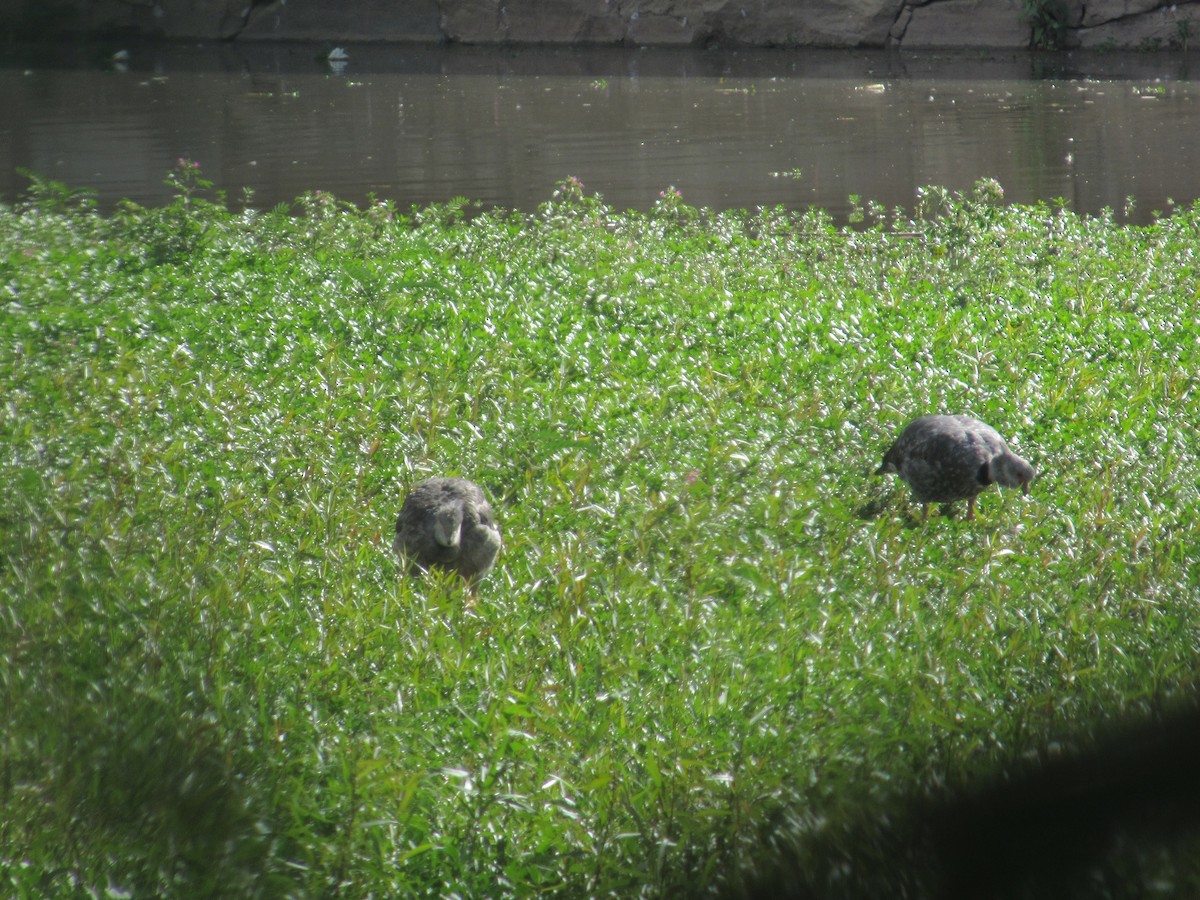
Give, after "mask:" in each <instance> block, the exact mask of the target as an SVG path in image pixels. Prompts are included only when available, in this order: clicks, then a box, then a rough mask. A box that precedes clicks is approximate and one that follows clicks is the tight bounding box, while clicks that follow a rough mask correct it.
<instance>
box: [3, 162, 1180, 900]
mask: <svg viewBox="0 0 1200 900" xmlns="http://www.w3.org/2000/svg"><path fill="white" fill-rule="evenodd" d="M170 177H171V181H172V183H173V184H174V186H175V188H176V200H175V201H174V202H173V203H172V204H170V205H168V206H166V207H164V208H160V209H144V208H140V207H137V206H135V205H132V204H125V205H123V206H122V207H121V208H119V209H117V210H116V211H114V212H113V213H111V214H108V215H101V214H99V213H98V212H97V211H96V210H95V209H94V207H93V205H92V203H91V202H90V200H89V199H88V197H87V195H86V194H77V193H72V192H70V191H68V190H67V189H65V188H63V187H62V186H61V185H57V184H54V183H52V182H46V181H43V180H41V179H36V178H35V179H34V180H33V185H32V188H31V191H30V194H29V197H28V198H27V199H26V200H24V201H22V202H20V203H18V204H15V205H13V206H9V207H0V290H2V292H3V299H2V302H3V303H4V306H5V310H4V314H3V315H2V316H0V397H2V398H3V403H2V404H0V450H2V455H0V648H2V650H3V656H4V660H5V664H4V666H3V669H0V704H2V707H3V710H4V717H5V719H6V720H7V722H8V723H9V724H8V727H7V728H5V729H4V730H3V733H2V734H0V800H2V804H3V808H4V809H5V811H6V812H5V815H4V817H3V819H2V820H0V885H3V890H4V892H5V893H6V894H15V895H17V896H31V897H32V896H61V897H74V896H101V895H106V892H107V895H108V896H148V895H155V896H179V897H199V896H231V895H238V896H266V897H275V896H297V897H299V896H312V897H318V896H320V897H367V896H460V897H483V896H492V897H494V896H505V895H510V896H530V895H536V894H542V895H548V896H564V897H579V896H622V897H625V896H646V897H677V896H699V895H704V894H716V893H720V892H723V891H725V892H728V891H731V890H736V885H737V884H738V882H739V879H740V878H741V876H742V874H743V873H745V872H747V871H752V870H754V869H755V868H756V867H760V866H762V865H764V863H763V860H764V859H765V858H767V856H768V855H769V853H770V851H771V850H772V848H773V847H777V846H785V845H786V846H787V847H788V848H790V849H789V852H790V853H791V854H792V855H793V858H794V860H795V866H796V870H797V872H798V873H799V874H798V876H797V877H798V878H800V880H801V881H803V882H804V883H806V884H809V885H811V886H813V889H814V890H816V891H817V892H818V893H822V894H824V895H828V896H836V895H839V894H840V893H844V894H847V895H849V894H851V893H853V891H854V890H855V889H856V885H858V884H859V882H860V881H861V882H869V883H872V884H875V883H877V882H875V881H873V880H872V879H878V878H882V879H884V880H885V881H887V882H888V883H889V884H891V885H892V887H893V888H894V889H895V891H897V892H899V891H901V890H909V891H916V892H917V894H918V895H919V894H920V891H921V885H922V884H923V883H924V882H923V881H922V879H925V878H928V877H930V876H929V873H922V872H919V871H918V872H915V873H911V872H910V873H905V872H903V871H898V870H889V871H882V872H881V869H880V866H881V865H882V864H881V862H880V860H882V859H884V858H885V857H886V853H885V851H884V850H881V849H880V848H879V847H877V846H874V845H872V844H871V843H870V841H867V842H865V843H864V842H863V841H861V840H860V839H859V837H856V835H859V836H860V832H861V831H862V829H863V827H865V823H869V822H871V821H874V820H875V819H876V818H878V817H881V816H882V815H883V813H882V812H881V811H886V810H889V809H893V808H895V806H894V805H895V804H896V803H900V802H903V801H904V799H905V798H911V797H915V796H924V795H926V794H928V793H930V792H936V791H938V790H940V789H941V788H940V786H941V785H944V784H964V783H968V782H970V781H971V780H972V779H974V778H976V777H978V776H980V775H982V774H985V773H989V772H992V771H994V770H995V769H996V767H997V766H1003V765H1005V764H1007V763H1008V762H1011V761H1012V759H1013V758H1014V754H1018V755H1019V753H1020V752H1021V751H1023V750H1026V749H1029V748H1036V747H1040V746H1043V745H1044V744H1045V743H1046V742H1048V741H1051V740H1054V739H1057V738H1061V737H1062V736H1063V735H1069V736H1071V739H1073V740H1074V739H1078V740H1086V737H1087V735H1088V734H1090V733H1092V732H1093V731H1094V730H1095V729H1096V728H1097V727H1099V725H1098V723H1101V722H1103V721H1105V720H1107V719H1111V718H1113V717H1120V716H1131V715H1132V716H1139V715H1140V716H1152V715H1155V714H1157V713H1159V712H1161V711H1162V710H1166V709H1169V708H1171V707H1172V706H1173V705H1174V704H1177V703H1179V702H1181V701H1183V700H1185V699H1186V698H1188V697H1190V696H1191V694H1192V692H1193V690H1194V689H1195V687H1196V686H1197V677H1198V673H1200V657H1198V656H1197V652H1196V648H1197V646H1198V645H1200V603H1198V602H1197V601H1198V600H1200V588H1198V586H1197V585H1198V584H1200V562H1198V560H1200V557H1198V556H1197V552H1196V548H1197V546H1200V525H1198V524H1197V523H1200V431H1198V430H1197V419H1196V410H1197V408H1198V406H1197V403H1198V398H1197V392H1198V388H1200V381H1198V376H1197V373H1198V372H1200V340H1198V339H1197V334H1200V208H1198V207H1192V208H1189V209H1181V210H1178V211H1176V212H1175V213H1174V214H1173V215H1171V216H1169V217H1164V218H1160V219H1158V220H1157V221H1156V222H1155V223H1154V224H1152V225H1149V226H1145V227H1130V226H1123V225H1120V224H1118V223H1117V222H1115V221H1114V219H1113V217H1112V216H1109V215H1106V216H1101V217H1096V218H1086V217H1081V216H1077V215H1075V214H1074V213H1072V212H1070V211H1069V210H1065V209H1062V208H1059V207H1058V206H1055V205H1037V206H1029V207H1025V206H1004V205H1003V204H1002V203H1001V202H1000V191H999V187H998V186H997V185H995V184H994V183H990V182H983V183H981V184H980V185H979V186H978V187H977V189H976V190H975V191H973V192H971V193H969V194H966V195H949V194H947V193H946V192H944V191H940V190H930V191H927V192H925V193H924V194H923V196H922V198H921V200H920V202H919V204H918V206H917V208H916V209H915V210H914V211H912V212H911V213H901V212H899V211H886V210H882V209H879V208H878V207H875V206H871V205H868V206H867V207H866V208H864V209H863V210H861V211H860V215H859V217H858V218H859V219H860V221H859V222H858V224H857V225H856V227H855V228H853V229H850V228H838V227H835V226H834V225H833V223H832V222H831V221H830V219H829V218H828V217H827V216H826V215H825V214H823V213H822V212H821V211H819V210H813V211H809V212H806V213H791V212H786V211H784V210H782V209H772V210H761V211H754V212H731V213H720V214H717V213H714V212H711V211H707V210H700V209H695V208H692V207H689V206H688V205H687V204H686V203H685V202H684V200H683V198H682V197H680V196H679V195H678V193H677V192H675V191H673V190H666V191H664V192H663V194H662V195H661V197H660V198H659V201H658V203H657V205H656V206H655V208H654V209H653V210H652V211H651V212H649V213H647V214H639V213H633V212H628V213H621V212H617V211H614V210H612V209H610V208H608V207H607V206H606V205H605V204H604V202H603V200H602V198H600V197H598V196H595V195H589V194H587V193H586V192H585V191H584V189H583V187H582V185H580V184H579V183H578V182H576V181H574V180H571V179H568V180H567V181H565V182H563V183H562V185H561V186H560V188H559V190H558V191H556V193H555V195H554V197H553V198H551V199H550V200H549V201H548V202H547V203H545V204H544V205H543V206H542V208H541V209H540V210H539V211H538V212H537V213H536V214H533V215H519V214H516V213H510V212H504V211H493V212H484V213H482V214H476V215H471V216H468V215H465V213H466V212H467V210H468V208H469V206H468V205H467V204H466V203H465V202H463V201H459V202H455V203H452V204H447V205H445V206H438V207H431V208H428V209H422V210H413V211H412V212H411V213H410V214H408V215H400V214H398V213H397V212H396V210H394V209H393V208H392V207H390V206H389V205H388V204H385V203H378V204H373V205H371V206H369V207H368V208H366V209H356V208H353V207H351V206H348V205H346V204H344V203H341V202H339V201H338V200H336V198H333V197H331V196H329V195H327V194H320V193H314V194H310V195H306V196H305V197H303V198H300V199H299V200H298V201H297V202H296V204H295V205H294V206H293V207H292V208H287V209H284V208H281V209H276V210H272V211H253V210H248V211H245V212H240V213H239V212H233V211H230V210H229V209H228V208H227V207H226V205H225V204H224V203H223V202H222V201H221V200H220V198H217V199H215V200H214V199H212V194H211V193H210V191H209V190H208V188H209V185H208V184H207V182H205V180H204V179H203V178H202V176H201V175H200V173H199V172H198V171H197V170H196V169H195V168H194V167H193V166H192V165H191V164H186V163H181V166H180V167H179V169H177V170H176V171H175V172H173V173H172V174H171V176H170ZM935 410H936V411H964V412H969V413H972V414H975V415H977V416H979V417H980V418H983V419H985V420H986V421H988V422H990V423H991V424H993V425H994V426H996V427H997V428H998V429H999V430H1000V431H1001V432H1002V433H1003V434H1005V435H1006V436H1008V437H1009V438H1010V443H1011V445H1012V446H1013V448H1014V450H1016V452H1018V453H1020V454H1021V455H1023V456H1025V457H1026V458H1028V459H1030V460H1031V461H1032V462H1033V463H1034V465H1035V466H1036V467H1037V468H1038V469H1039V472H1040V477H1039V478H1038V480H1037V481H1036V482H1035V484H1034V486H1033V492H1032V497H1031V498H1023V497H1021V496H1019V494H1018V493H1016V492H1010V493H1006V494H1001V493H999V492H996V491H992V492H990V493H988V494H985V495H984V496H983V497H982V498H981V502H980V508H979V520H978V521H975V522H965V521H963V520H962V509H961V508H960V509H957V510H956V509H950V510H946V511H944V512H946V513H948V515H931V516H930V520H929V522H928V524H927V525H926V526H925V527H917V526H916V523H915V518H914V516H913V506H912V505H911V504H910V502H909V499H908V497H907V496H906V492H905V491H904V489H903V486H902V485H899V484H897V483H895V482H893V481H891V480H883V479H877V478H873V477H871V475H870V473H871V471H872V470H873V469H874V467H875V466H877V465H878V462H879V459H880V458H881V454H882V452H883V450H884V449H885V447H886V446H887V444H888V442H889V440H890V439H891V438H892V437H893V436H894V435H895V434H896V432H897V431H898V429H899V428H901V427H902V426H903V425H904V424H905V422H906V421H907V420H909V419H910V418H912V417H914V416H915V415H918V414H920V413H924V412H929V411H935ZM433 474H465V475H468V476H470V477H472V478H474V479H475V480H477V481H479V482H480V483H481V484H482V485H483V486H484V488H485V490H486V491H487V492H488V493H489V495H490V496H491V497H492V499H493V502H494V505H495V506H496V508H497V513H498V516H499V518H500V521H501V524H502V527H503V529H504V534H505V548H504V550H503V553H502V555H501V558H500V562H499V564H498V566H497V568H496V570H494V571H493V573H492V574H491V575H490V576H489V578H488V579H487V580H486V581H485V582H484V584H483V586H482V588H481V590H480V592H479V596H478V597H477V598H476V599H475V600H474V602H473V603H470V602H467V600H468V598H467V597H466V595H465V594H464V591H463V589H462V588H461V586H459V585H456V584H455V583H454V582H453V581H452V580H449V579H439V578H432V579H429V580H426V581H414V580H410V579H407V578H405V577H403V576H402V573H401V572H400V570H399V568H398V566H397V563H396V560H395V559H394V558H393V557H392V554H391V552H390V536H391V530H392V527H393V524H394V517H395V515H396V513H397V511H398V510H399V505H400V501H401V498H402V496H403V494H404V492H405V490H406V488H407V487H408V486H409V485H410V484H412V483H413V482H414V481H415V480H417V479H419V478H423V477H426V476H429V475H433ZM934 512H935V513H936V512H937V510H936V509H935V510H934ZM1192 849H1193V850H1194V849H1195V847H1194V842H1193V847H1192ZM1196 859H1197V855H1196V854H1195V853H1191V855H1190V856H1189V855H1187V854H1182V855H1181V856H1180V858H1179V859H1178V860H1175V861H1172V862H1170V863H1169V864H1168V863H1165V862H1163V861H1162V860H1161V859H1160V858H1159V857H1152V860H1153V861H1155V862H1156V865H1157V869H1156V871H1159V870H1161V871H1159V874H1158V875H1157V876H1156V877H1158V878H1159V879H1160V883H1161V881H1162V879H1163V878H1165V879H1167V883H1168V884H1170V885H1173V886H1174V887H1175V888H1178V889H1179V890H1180V892H1182V893H1186V892H1187V891H1188V890H1191V891H1195V890H1197V889H1198V885H1200V867H1198V866H1197V864H1196V862H1195V860H1196ZM846 860H850V861H851V862H852V863H853V865H851V866H849V867H848V866H846V865H843V863H844V862H845V861H846ZM848 871H849V872H850V874H849V875H847V872H848ZM1164 873H1165V874H1164ZM856 879H857V880H856ZM889 879H890V881H889ZM1114 890H1116V888H1114ZM896 895H898V893H897V894H896ZM1113 895H1114V896H1117V895H1120V894H1119V892H1118V893H1116V894H1113Z"/></svg>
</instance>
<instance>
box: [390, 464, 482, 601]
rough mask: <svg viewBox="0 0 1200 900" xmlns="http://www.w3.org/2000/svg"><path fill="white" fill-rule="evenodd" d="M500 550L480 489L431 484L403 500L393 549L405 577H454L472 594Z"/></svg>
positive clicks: (459, 481) (461, 483) (456, 481)
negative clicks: (429, 574) (433, 574)
mask: <svg viewBox="0 0 1200 900" xmlns="http://www.w3.org/2000/svg"><path fill="white" fill-rule="evenodd" d="M500 544H501V540H500V527H499V526H498V525H497V524H496V517H495V515H494V514H493V513H492V505H491V504H490V503H488V500H487V497H486V496H485V495H484V493H483V489H482V488H480V487H479V485H477V484H475V483H474V482H473V481H468V480H467V479H466V478H429V479H426V480H425V481H421V482H419V483H417V484H416V485H414V486H413V488H412V490H411V491H409V493H408V496H407V497H405V498H404V503H403V505H402V506H401V507H400V515H399V517H398V518H397V519H396V538H395V541H394V542H393V544H392V546H393V547H394V548H395V551H396V554H397V555H398V556H399V557H400V560H401V562H402V563H403V564H405V565H407V567H408V572H409V574H411V575H419V574H422V573H424V572H427V571H429V570H430V569H441V570H443V571H447V572H457V573H458V574H459V575H461V576H462V577H463V578H464V579H465V580H466V582H467V584H468V585H470V586H471V587H472V588H474V587H475V586H476V585H477V584H478V583H479V582H480V581H481V580H482V579H483V577H484V575H486V574H487V573H488V570H489V569H491V568H492V566H493V565H494V564H495V562H496V555H497V554H498V553H499V552H500Z"/></svg>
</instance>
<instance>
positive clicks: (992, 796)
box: [725, 708, 1200, 900]
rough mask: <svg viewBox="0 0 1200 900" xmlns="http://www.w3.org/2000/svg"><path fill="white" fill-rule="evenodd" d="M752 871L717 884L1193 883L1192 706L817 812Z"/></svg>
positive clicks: (1087, 891) (993, 888)
mask: <svg viewBox="0 0 1200 900" xmlns="http://www.w3.org/2000/svg"><path fill="white" fill-rule="evenodd" d="M776 843H777V845H782V844H784V843H785V842H784V841H780V840H778V839H777V841H776ZM759 872H760V874H759V875H756V876H754V877H752V878H751V879H749V880H746V881H744V882H743V883H742V884H740V885H738V886H737V887H735V888H734V889H732V890H730V891H727V892H726V893H725V896H726V897H727V898H729V900H735V898H736V900H750V898H768V897H770V898H795V900H799V898H834V897H837V898H866V897H914V898H916V897H920V898H925V897H929V898H944V900H958V898H1050V897H1053V898H1082V897H1104V898H1117V897H1146V896H1158V897H1188V896H1200V708H1189V709H1188V710H1187V711H1185V712H1178V713H1175V714H1173V715H1170V716H1163V717H1158V718H1155V719H1153V720H1147V721H1142V722H1139V723H1136V724H1132V723H1127V724H1125V725H1123V726H1121V727H1115V728H1108V729H1104V730H1103V731H1102V732H1101V734H1100V736H1099V737H1096V738H1093V739H1091V740H1084V739H1080V740H1075V741H1072V742H1071V743H1070V744H1069V745H1067V749H1063V748H1060V747H1059V746H1058V745H1055V744H1050V745H1047V748H1046V749H1044V750H1043V751H1042V752H1041V753H1040V754H1038V755H1037V756H1036V758H1032V759H1031V758H1030V757H1029V756H1025V757H1022V758H1021V759H1020V760H1014V761H1013V762H1012V763H1011V764H1009V765H1007V766H1005V767H1003V768H1002V769H1001V772H1000V773H999V774H996V775H994V776H992V777H991V778H990V779H989V780H988V781H987V782H986V783H985V784H982V785H966V786H960V787H959V788H957V789H946V790H945V791H943V792H941V794H940V795H939V796H937V797H922V798H920V799H917V800H913V801H911V802H909V803H908V804H906V805H905V806H902V807H899V808H898V809H892V810H879V809H875V810H868V811H866V812H864V813H863V814H856V818H855V819H854V820H853V821H850V822H847V823H845V824H844V825H832V826H831V825H830V824H829V823H824V824H823V826H822V827H821V828H820V829H808V830H807V834H803V835H796V836H795V837H793V838H792V839H791V846H790V847H788V848H786V849H780V850H778V851H777V852H776V853H775V854H774V858H773V860H772V861H770V862H768V863H764V865H763V866H762V867H760V869H759Z"/></svg>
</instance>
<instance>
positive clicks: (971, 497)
mask: <svg viewBox="0 0 1200 900" xmlns="http://www.w3.org/2000/svg"><path fill="white" fill-rule="evenodd" d="M892 472H894V473H895V474H897V475H899V476H900V479H901V480H902V481H904V482H905V483H906V484H907V485H908V486H909V488H910V489H911V490H912V493H913V498H914V499H915V500H916V501H917V502H918V503H921V504H922V505H923V510H922V514H921V522H922V523H924V522H925V520H926V519H927V518H928V517H929V504H930V503H951V502H953V501H955V500H966V501H967V519H973V518H975V498H976V497H977V496H979V494H981V493H982V492H983V490H984V489H985V488H986V487H987V486H988V485H989V484H991V483H992V482H995V483H997V484H1001V485H1004V486H1005V487H1019V488H1021V490H1022V492H1023V493H1025V494H1028V493H1029V483H1030V482H1031V481H1033V476H1034V470H1033V466H1031V465H1030V464H1029V463H1028V462H1027V461H1025V460H1024V459H1022V458H1021V457H1019V456H1017V455H1016V454H1015V453H1013V452H1012V451H1011V450H1009V449H1008V444H1007V443H1005V441H1004V438H1002V437H1001V436H1000V434H999V433H998V432H997V431H996V429H994V428H992V427H991V426H990V425H987V424H985V423H983V422H980V421H979V420H978V419H975V418H972V417H971V416H962V415H958V416H921V417H920V418H918V419H914V420H913V421H912V422H910V423H909V424H908V425H907V426H906V427H905V429H904V430H903V431H902V432H900V437H898V438H896V441H895V443H893V444H892V446H891V447H889V448H888V451H887V452H886V453H885V454H884V455H883V464H882V465H881V466H880V467H879V468H878V469H876V470H875V474H876V475H887V474H889V473H892Z"/></svg>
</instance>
